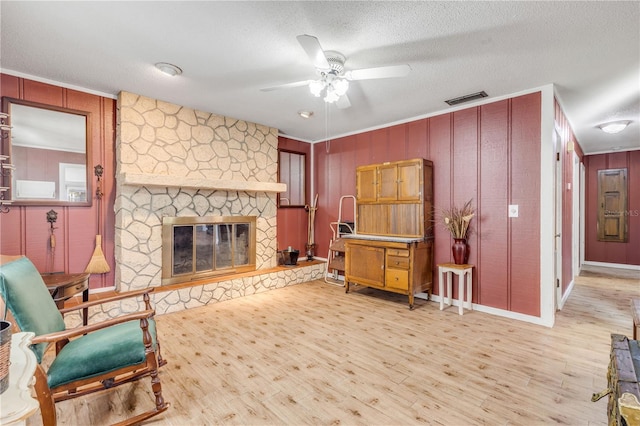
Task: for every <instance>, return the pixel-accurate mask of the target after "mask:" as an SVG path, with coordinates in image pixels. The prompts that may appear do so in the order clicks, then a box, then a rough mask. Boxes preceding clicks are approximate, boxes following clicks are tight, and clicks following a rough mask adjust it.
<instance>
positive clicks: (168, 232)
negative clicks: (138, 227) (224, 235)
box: [162, 216, 257, 285]
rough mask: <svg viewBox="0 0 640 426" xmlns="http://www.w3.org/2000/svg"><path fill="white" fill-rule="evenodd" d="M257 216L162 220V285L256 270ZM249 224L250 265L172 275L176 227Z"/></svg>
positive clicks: (185, 217)
mask: <svg viewBox="0 0 640 426" xmlns="http://www.w3.org/2000/svg"><path fill="white" fill-rule="evenodd" d="M256 219H257V218H256V216H182V217H163V218H162V285H168V284H177V283H184V282H190V281H195V280H203V279H206V278H208V277H217V276H222V275H235V274H241V273H245V272H251V271H255V270H256V229H257V228H256ZM242 223H245V224H249V234H250V235H249V263H248V264H247V265H242V266H235V267H232V268H225V269H220V270H209V271H205V272H200V273H196V272H194V273H192V274H182V275H178V276H173V275H172V270H173V258H172V257H173V249H172V248H173V244H172V235H173V232H172V229H173V226H175V225H220V224H242Z"/></svg>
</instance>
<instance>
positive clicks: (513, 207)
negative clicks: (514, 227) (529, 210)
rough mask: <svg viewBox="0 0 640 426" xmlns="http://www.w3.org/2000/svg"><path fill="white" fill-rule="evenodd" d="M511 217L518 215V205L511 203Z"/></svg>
mask: <svg viewBox="0 0 640 426" xmlns="http://www.w3.org/2000/svg"><path fill="white" fill-rule="evenodd" d="M509 217H518V205H517V204H509Z"/></svg>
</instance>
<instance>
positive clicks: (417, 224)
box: [356, 158, 433, 237]
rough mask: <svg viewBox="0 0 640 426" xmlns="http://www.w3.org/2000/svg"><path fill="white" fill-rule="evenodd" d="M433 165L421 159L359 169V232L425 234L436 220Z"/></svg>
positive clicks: (403, 235)
mask: <svg viewBox="0 0 640 426" xmlns="http://www.w3.org/2000/svg"><path fill="white" fill-rule="evenodd" d="M432 178H433V165H432V163H431V161H428V160H424V159H422V158H418V159H413V160H404V161H396V162H388V163H382V164H372V165H368V166H361V167H358V168H357V169H356V206H357V207H356V215H357V220H356V223H357V229H356V233H357V234H367V235H389V236H397V237H424V236H428V235H431V226H432V219H433V185H432Z"/></svg>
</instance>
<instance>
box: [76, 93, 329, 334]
mask: <svg viewBox="0 0 640 426" xmlns="http://www.w3.org/2000/svg"><path fill="white" fill-rule="evenodd" d="M116 132H117V133H116V161H117V170H116V200H115V213H116V223H115V228H116V233H115V247H116V249H115V258H116V271H115V276H116V286H117V289H118V291H129V290H136V289H141V288H147V287H159V286H160V285H161V276H162V267H161V262H162V252H161V251H162V250H161V247H162V217H164V216H175V217H180V216H230V215H242V216H257V221H256V227H257V232H256V233H257V241H256V267H257V269H258V273H257V274H256V275H254V276H244V277H242V278H234V277H230V278H229V280H227V281H217V280H216V281H217V282H212V283H210V284H206V283H205V284H203V285H199V286H193V287H188V288H182V289H179V290H171V291H164V290H161V291H156V292H154V293H152V296H153V303H154V305H155V307H156V311H157V313H158V314H162V313H167V312H175V311H179V310H183V309H188V308H190V307H195V306H202V305H206V304H208V303H212V302H219V301H223V300H228V299H231V298H234V297H242V296H246V295H250V294H253V293H257V292H260V291H265V290H269V289H273V288H279V287H283V286H286V285H292V284H298V283H301V282H305V281H309V280H314V279H318V278H321V277H322V274H323V272H324V266H323V265H322V264H315V265H311V266H305V267H301V268H296V269H289V270H284V271H283V270H280V271H275V272H274V271H273V269H272V268H274V267H275V266H276V265H277V241H276V194H275V193H274V192H250V191H247V192H244V191H227V190H218V189H216V188H197V189H194V188H183V187H179V186H175V187H155V186H154V187H152V186H136V185H131V184H127V183H125V182H124V179H122V176H124V175H125V174H136V175H146V176H148V175H155V176H164V177H166V176H172V177H173V176H175V177H176V180H177V181H179V178H189V179H200V180H205V181H206V180H225V181H240V182H277V170H278V167H277V159H278V133H277V129H274V128H269V127H266V126H261V125H257V124H254V123H249V122H245V121H241V120H235V119H231V118H228V117H222V116H218V115H215V114H211V113H206V112H201V111H197V110H193V109H189V108H185V107H181V106H178V105H173V104H169V103H166V102H162V101H158V100H154V99H150V98H147V97H144V96H140V95H136V94H132V93H128V92H121V93H120V94H119V96H118V111H117V128H116ZM260 270H265V272H264V273H262V274H261V273H259V271H260ZM212 281H213V280H212ZM138 307H139V306H138V303H131V304H130V306H128V305H127V304H125V303H120V304H117V305H116V306H107V307H106V308H105V309H104V310H102V311H94V312H92V314H91V315H92V316H96V317H97V318H101V317H112V316H114V315H115V314H118V313H119V312H131V311H133V310H135V309H137V308H138ZM68 320H69V321H71V322H74V318H73V317H70V318H69V319H68Z"/></svg>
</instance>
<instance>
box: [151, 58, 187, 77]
mask: <svg viewBox="0 0 640 426" xmlns="http://www.w3.org/2000/svg"><path fill="white" fill-rule="evenodd" d="M156 68H158V69H159V70H160V71H162V72H163V73H165V74H167V75H170V76H171V77H175V76H176V75H180V74H182V69H180V67H177V66H175V65H173V64H170V63H167V62H158V63H157V64H156Z"/></svg>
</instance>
